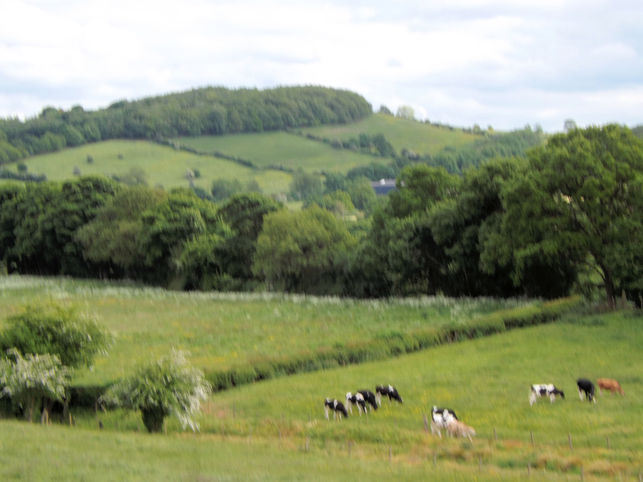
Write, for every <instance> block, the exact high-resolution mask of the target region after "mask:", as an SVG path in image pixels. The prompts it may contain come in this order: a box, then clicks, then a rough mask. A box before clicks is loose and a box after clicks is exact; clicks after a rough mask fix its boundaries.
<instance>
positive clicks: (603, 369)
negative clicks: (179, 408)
mask: <svg viewBox="0 0 643 482" xmlns="http://www.w3.org/2000/svg"><path fill="white" fill-rule="evenodd" d="M120 296H121V297H122V298H124V299H125V298H126V297H125V296H123V295H120ZM12 298H17V296H16V295H15V294H14V295H13V296H12ZM6 306H7V305H6V304H4V302H3V307H6ZM12 306H13V305H12ZM284 308H285V306H284ZM269 309H270V307H268V306H267V307H266V310H269ZM378 309H382V307H380V308H378ZM640 323H641V318H640V315H638V316H637V315H634V314H632V313H629V312H621V313H616V314H609V315H585V316H581V315H578V316H572V315H570V316H568V317H566V318H565V319H564V320H562V321H561V322H559V323H556V324H552V325H543V326H538V327H532V328H526V329H521V330H515V331H512V332H508V333H504V334H501V335H496V336H493V337H487V338H483V339H477V340H472V341H465V342H462V343H459V344H453V345H448V346H442V347H439V348H435V349H431V350H427V351H424V352H418V353H415V354H412V355H407V356H402V357H399V358H396V359H392V360H388V361H384V362H377V363H367V364H363V365H358V366H351V367H345V368H339V369H333V370H325V371H321V372H316V373H308V374H302V375H296V376H291V377H284V378H279V379H275V380H270V381H267V382H262V383H256V384H252V385H246V386H242V387H238V388H235V389H232V390H229V391H226V392H220V393H217V394H215V395H213V396H212V397H210V399H209V400H208V402H207V403H206V404H205V406H204V410H203V413H202V414H201V416H200V417H199V423H200V426H201V429H200V432H199V433H197V434H194V433H191V432H188V433H182V432H180V430H179V426H178V423H177V421H176V420H174V419H168V423H167V424H166V428H167V434H166V435H147V434H144V433H142V432H143V431H144V428H143V425H142V422H141V420H140V415H139V414H137V413H133V412H125V411H112V412H106V413H104V412H99V413H98V414H94V413H93V412H91V411H80V412H78V413H74V414H73V415H74V418H75V425H74V427H64V426H49V427H41V426H38V425H35V424H34V425H29V424H25V423H21V422H15V421H7V420H5V421H0V430H1V431H2V434H3V435H2V437H0V476H1V477H2V478H3V479H8V480H38V479H42V478H45V479H55V480H86V479H91V480H150V479H158V480H304V479H305V480H310V479H314V480H349V479H352V480H354V479H355V478H356V477H360V478H361V477H362V476H366V477H378V478H381V477H382V476H385V477H397V478H401V479H402V480H429V479H431V480H472V479H477V480H492V479H494V480H497V479H505V480H520V479H525V478H527V477H528V476H529V475H530V476H531V477H532V478H534V479H536V480H540V479H546V480H580V479H581V478H583V480H602V479H613V478H617V479H618V480H637V479H636V478H637V477H639V474H640V473H641V470H642V468H643V466H642V463H643V460H642V458H641V454H643V436H641V433H640V427H641V426H643V408H642V407H643V375H642V374H641V370H640V367H641V364H642V363H643V350H642V349H641V347H642V346H643V331H642V330H641V329H640ZM579 376H585V377H588V378H591V379H594V380H595V379H596V378H597V377H601V376H607V377H614V378H617V379H618V380H620V382H621V384H622V386H623V388H624V390H625V396H623V397H622V396H620V395H614V394H610V393H604V394H602V395H599V396H598V403H596V404H590V403H587V402H581V401H580V400H579V398H578V396H577V394H576V390H575V380H576V378H577V377H579ZM543 382H545V383H547V382H553V383H555V384H556V385H557V386H558V387H559V388H561V389H563V390H564V391H565V393H566V398H565V399H564V400H557V401H556V402H555V403H553V404H550V403H549V401H544V400H541V401H539V402H538V403H537V404H536V405H534V406H533V407H530V406H529V403H528V391H529V385H530V384H531V383H543ZM382 383H392V384H394V385H395V386H397V388H398V389H399V391H400V393H401V395H402V396H403V397H404V402H405V403H404V404H403V405H398V404H389V403H388V401H384V402H383V405H382V407H381V408H380V409H379V410H378V411H376V412H374V413H371V414H369V415H367V416H361V417H360V416H357V415H355V416H351V417H349V418H348V419H345V420H343V421H340V422H336V421H333V420H330V421H327V420H325V419H324V415H323V405H322V403H323V399H324V398H325V397H327V396H328V397H335V398H338V399H343V397H344V394H345V392H347V391H355V390H357V389H361V388H370V389H371V390H373V389H374V386H375V385H376V384H382ZM434 404H435V405H440V406H447V407H450V408H452V409H454V410H455V411H456V413H457V414H458V416H459V417H460V418H461V419H462V420H464V421H465V422H466V423H468V424H469V425H472V426H473V427H475V429H476V431H477V436H476V437H475V438H474V440H473V442H469V441H467V440H462V439H459V440H454V439H438V438H437V437H432V436H431V435H430V434H428V433H426V432H425V427H424V421H423V417H424V415H425V414H429V413H430V408H431V406H432V405H434ZM98 420H100V421H101V422H102V423H103V425H104V429H103V430H102V431H99V430H98V429H97V426H98ZM532 440H533V442H532ZM570 440H571V447H570ZM123 454H127V457H123V456H122V455H123ZM276 461H278V463H275V462H276Z"/></svg>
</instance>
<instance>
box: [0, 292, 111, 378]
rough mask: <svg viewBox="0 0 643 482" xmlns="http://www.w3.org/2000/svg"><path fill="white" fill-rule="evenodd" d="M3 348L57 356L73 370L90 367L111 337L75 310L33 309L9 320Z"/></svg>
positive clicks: (56, 307) (0, 336) (1, 337)
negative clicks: (82, 317)
mask: <svg viewBox="0 0 643 482" xmlns="http://www.w3.org/2000/svg"><path fill="white" fill-rule="evenodd" d="M6 325H8V328H7V329H5V330H4V332H2V333H1V334H0V348H1V349H2V351H3V352H4V351H5V350H7V349H10V348H14V349H17V350H18V351H19V352H20V353H22V354H23V355H27V354H33V355H37V354H39V355H45V354H50V355H55V356H56V357H57V358H58V360H59V361H60V363H62V364H63V365H65V366H67V367H70V368H78V367H80V366H86V365H90V364H91V362H92V360H93V359H94V356H96V355H97V354H99V353H102V352H104V350H105V349H106V348H107V346H108V344H109V341H110V340H109V337H108V335H107V334H106V333H105V332H104V331H103V330H102V329H101V328H100V327H99V326H98V325H97V324H96V323H95V322H93V321H90V320H83V319H81V318H80V317H79V316H78V315H77V314H76V312H75V310H74V309H73V308H64V307H62V306H60V305H56V304H50V305H29V306H26V307H25V308H24V310H23V311H22V312H21V313H18V314H17V315H13V316H11V317H9V318H7V320H6Z"/></svg>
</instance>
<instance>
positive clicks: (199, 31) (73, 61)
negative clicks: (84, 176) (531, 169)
mask: <svg viewBox="0 0 643 482" xmlns="http://www.w3.org/2000/svg"><path fill="white" fill-rule="evenodd" d="M285 85H288V86H290V85H322V86H327V87H334V88H339V89H347V90H351V91H353V92H356V93H358V94H361V95H362V96H364V98H365V99H366V100H367V101H368V102H370V103H371V104H372V106H373V109H374V110H375V111H377V110H379V108H380V106H386V107H387V108H388V109H389V110H391V111H393V112H396V111H397V109H398V108H399V107H400V106H410V107H412V108H413V111H414V113H415V116H416V118H417V119H419V120H429V121H431V122H439V123H444V124H449V125H452V126H457V127H472V126H474V125H475V124H477V125H479V126H481V127H482V128H487V127H489V126H492V127H493V128H494V129H496V130H512V129H520V128H523V127H524V126H525V125H527V124H529V125H531V126H540V127H542V128H543V129H544V130H545V131H548V132H558V131H562V130H563V124H564V122H565V120H567V119H572V120H574V121H575V122H576V124H577V125H578V126H588V125H602V124H605V123H609V122H617V123H619V124H625V125H628V126H630V127H634V126H636V125H640V124H643V2H642V1H641V0H632V1H629V0H624V1H620V0H611V1H608V0H605V1H603V0H584V1H577V0H490V1H477V0H448V1H434V0H399V1H390V0H382V1H380V0H372V1H366V0H326V1H325V0H316V1H308V0H292V1H291V0H271V1H270V2H267V1H259V0H231V1H227V0H226V1H219V0H216V1H207V0H182V1H181V2H177V1H176V0H175V1H172V2H166V1H164V0H127V1H125V0H105V1H97V0H61V1H50V0H34V1H22V0H0V117H19V118H21V119H27V118H30V117H34V116H36V115H38V113H39V112H41V111H42V109H43V108H44V107H46V106H52V107H57V108H62V109H66V110H67V109H69V108H71V107H72V106H75V105H80V106H82V107H83V108H85V109H86V110H94V109H99V108H103V107H107V106H108V105H110V104H111V103H113V102H115V101H118V100H122V99H127V100H135V99H140V98H144V97H150V96H155V95H162V94H167V93H171V92H180V91H184V90H188V89H192V88H199V87H206V86H222V87H228V88H231V89H235V88H258V89H265V88H271V87H276V86H285Z"/></svg>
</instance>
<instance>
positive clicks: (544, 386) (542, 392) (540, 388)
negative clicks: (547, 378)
mask: <svg viewBox="0 0 643 482" xmlns="http://www.w3.org/2000/svg"><path fill="white" fill-rule="evenodd" d="M557 395H559V396H560V398H565V393H564V392H563V391H562V390H559V389H558V388H556V387H555V386H554V385H553V384H552V383H540V384H536V385H532V386H531V391H530V392H529V405H530V406H531V405H533V404H534V403H536V400H538V399H539V398H540V397H549V401H550V402H551V403H554V400H555V399H556V396H557Z"/></svg>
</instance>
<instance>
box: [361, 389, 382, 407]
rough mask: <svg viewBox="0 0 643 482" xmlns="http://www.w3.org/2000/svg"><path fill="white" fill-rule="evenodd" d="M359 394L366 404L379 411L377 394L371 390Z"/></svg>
mask: <svg viewBox="0 0 643 482" xmlns="http://www.w3.org/2000/svg"><path fill="white" fill-rule="evenodd" d="M357 393H361V394H362V397H364V400H365V401H366V403H368V404H369V405H370V406H371V407H373V410H377V400H376V399H375V394H374V393H373V392H371V391H370V390H357Z"/></svg>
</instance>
